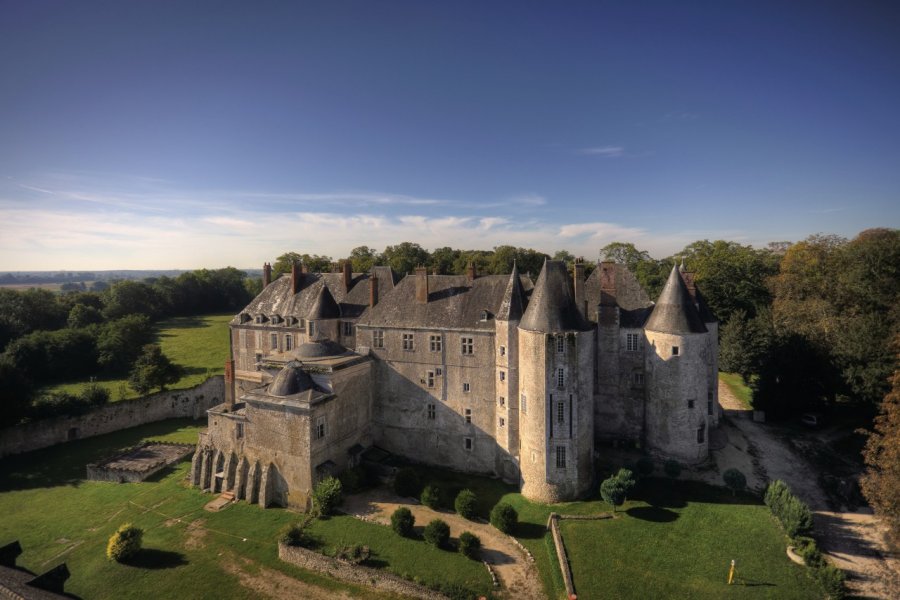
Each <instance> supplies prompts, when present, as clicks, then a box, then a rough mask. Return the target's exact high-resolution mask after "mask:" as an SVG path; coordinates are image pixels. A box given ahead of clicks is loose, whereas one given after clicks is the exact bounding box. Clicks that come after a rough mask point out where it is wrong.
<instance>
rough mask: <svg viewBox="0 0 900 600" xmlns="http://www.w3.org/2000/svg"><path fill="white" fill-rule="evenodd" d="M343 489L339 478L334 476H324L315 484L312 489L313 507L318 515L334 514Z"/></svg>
mask: <svg viewBox="0 0 900 600" xmlns="http://www.w3.org/2000/svg"><path fill="white" fill-rule="evenodd" d="M343 490H344V488H343V486H342V485H341V480H340V479H338V478H336V477H326V478H325V479H323V480H322V481H320V482H319V483H317V484H316V487H315V488H314V489H313V508H314V510H315V511H316V513H317V514H318V516H320V517H328V516H330V515H332V514H334V510H335V509H336V508H337V507H338V505H340V503H341V497H342V493H343Z"/></svg>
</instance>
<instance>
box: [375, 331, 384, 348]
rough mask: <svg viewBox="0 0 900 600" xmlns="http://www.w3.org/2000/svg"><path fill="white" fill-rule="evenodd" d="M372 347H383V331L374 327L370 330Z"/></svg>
mask: <svg viewBox="0 0 900 600" xmlns="http://www.w3.org/2000/svg"><path fill="white" fill-rule="evenodd" d="M372 347H373V348H384V331H382V330H381V329H376V330H375V331H373V332H372Z"/></svg>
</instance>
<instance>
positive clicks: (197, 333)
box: [46, 313, 234, 401]
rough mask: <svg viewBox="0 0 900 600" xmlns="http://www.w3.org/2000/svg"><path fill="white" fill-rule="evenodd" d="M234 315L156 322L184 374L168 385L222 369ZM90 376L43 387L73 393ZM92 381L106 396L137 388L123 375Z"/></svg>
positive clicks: (126, 394) (190, 382)
mask: <svg viewBox="0 0 900 600" xmlns="http://www.w3.org/2000/svg"><path fill="white" fill-rule="evenodd" d="M233 316H234V315H232V314H230V313H229V314H226V315H205V316H200V317H178V318H174V319H168V320H166V321H161V322H160V323H159V324H158V331H159V333H158V336H157V340H158V343H159V344H160V346H162V349H163V352H164V353H165V355H166V356H168V357H169V358H170V359H171V360H172V362H174V363H176V364H178V365H180V366H181V367H182V368H183V369H184V376H183V377H182V378H181V379H180V380H179V381H178V383H176V384H174V385H172V386H170V389H175V390H177V389H185V388H189V387H193V386H195V385H197V384H198V383H202V382H203V381H205V380H206V379H208V378H209V377H210V376H211V375H219V374H221V373H223V372H224V369H225V361H226V360H228V352H229V347H228V321H230V320H231V318H232V317H233ZM89 382H90V380H82V381H73V382H67V383H63V384H59V385H55V386H51V387H48V388H46V389H47V390H48V391H65V392H69V393H73V394H77V393H78V392H80V391H81V390H82V389H84V388H85V386H87V385H88V384H89ZM96 383H97V384H98V385H99V386H101V387H104V388H106V389H107V390H109V393H110V399H111V400H113V401H116V400H126V399H128V398H136V397H137V396H138V394H137V392H135V391H134V390H132V389H131V388H130V387H128V381H127V378H120V379H98V380H97V381H96Z"/></svg>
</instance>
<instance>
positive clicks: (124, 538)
mask: <svg viewBox="0 0 900 600" xmlns="http://www.w3.org/2000/svg"><path fill="white" fill-rule="evenodd" d="M143 536H144V530H143V529H141V528H140V527H135V526H134V525H132V524H131V523H125V524H123V525H121V526H120V527H119V528H118V529H117V530H116V532H115V533H114V534H112V536H110V538H109V542H108V543H107V544H106V558H108V559H109V560H114V561H116V562H120V563H122V562H127V561H128V559H130V558H132V557H133V556H134V555H135V554H137V553H138V552H139V551H140V549H141V540H142V538H143Z"/></svg>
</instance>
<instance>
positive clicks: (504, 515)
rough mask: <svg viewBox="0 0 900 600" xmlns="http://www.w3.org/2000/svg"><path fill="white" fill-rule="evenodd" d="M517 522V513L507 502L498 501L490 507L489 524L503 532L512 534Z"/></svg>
mask: <svg viewBox="0 0 900 600" xmlns="http://www.w3.org/2000/svg"><path fill="white" fill-rule="evenodd" d="M518 523H519V513H517V512H516V509H514V508H513V507H512V506H510V505H509V504H506V503H505V502H498V503H497V504H496V505H495V506H494V508H492V509H491V525H493V526H494V527H496V528H497V529H499V530H500V531H502V532H503V533H506V534H510V535H512V533H513V531H515V529H516V525H518Z"/></svg>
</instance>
